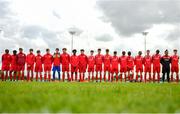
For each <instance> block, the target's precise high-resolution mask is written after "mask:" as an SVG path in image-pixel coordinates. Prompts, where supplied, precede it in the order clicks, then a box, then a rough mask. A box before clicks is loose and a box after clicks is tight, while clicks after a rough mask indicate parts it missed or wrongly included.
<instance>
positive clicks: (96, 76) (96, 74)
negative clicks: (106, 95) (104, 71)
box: [96, 73, 98, 81]
mask: <svg viewBox="0 0 180 114" xmlns="http://www.w3.org/2000/svg"><path fill="white" fill-rule="evenodd" d="M96 81H98V73H96Z"/></svg>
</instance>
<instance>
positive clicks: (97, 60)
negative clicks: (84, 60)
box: [95, 49, 104, 82]
mask: <svg viewBox="0 0 180 114" xmlns="http://www.w3.org/2000/svg"><path fill="white" fill-rule="evenodd" d="M103 59H104V57H103V55H102V54H101V49H98V54H97V55H96V56H95V63H96V81H98V73H100V82H101V80H102V65H103Z"/></svg>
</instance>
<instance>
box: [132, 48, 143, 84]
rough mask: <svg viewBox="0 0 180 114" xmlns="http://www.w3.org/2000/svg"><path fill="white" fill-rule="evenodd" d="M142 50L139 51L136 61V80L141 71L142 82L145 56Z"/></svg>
mask: <svg viewBox="0 0 180 114" xmlns="http://www.w3.org/2000/svg"><path fill="white" fill-rule="evenodd" d="M141 55H142V52H141V51H139V52H138V56H136V57H135V60H134V63H135V66H136V81H138V73H140V82H142V72H143V57H142V56H141Z"/></svg>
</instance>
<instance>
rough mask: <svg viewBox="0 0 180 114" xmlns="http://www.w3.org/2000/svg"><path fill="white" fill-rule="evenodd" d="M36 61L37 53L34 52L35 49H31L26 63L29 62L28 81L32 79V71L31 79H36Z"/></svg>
mask: <svg viewBox="0 0 180 114" xmlns="http://www.w3.org/2000/svg"><path fill="white" fill-rule="evenodd" d="M34 62H35V55H34V54H33V49H29V54H28V55H27V57H26V64H27V81H29V80H30V73H31V81H33V79H34V74H33V73H34Z"/></svg>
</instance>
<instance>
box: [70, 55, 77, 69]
mask: <svg viewBox="0 0 180 114" xmlns="http://www.w3.org/2000/svg"><path fill="white" fill-rule="evenodd" d="M70 62H71V66H73V67H76V66H78V64H79V59H78V56H77V55H72V56H71V60H70Z"/></svg>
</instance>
